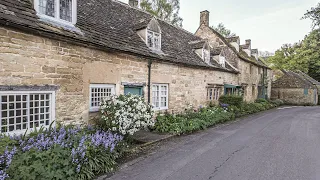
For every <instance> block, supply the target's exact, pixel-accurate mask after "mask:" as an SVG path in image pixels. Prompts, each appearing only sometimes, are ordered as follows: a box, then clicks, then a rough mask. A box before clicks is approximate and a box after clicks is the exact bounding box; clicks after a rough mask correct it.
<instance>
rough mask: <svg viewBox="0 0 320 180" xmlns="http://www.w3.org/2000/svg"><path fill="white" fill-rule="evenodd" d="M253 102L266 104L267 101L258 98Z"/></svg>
mask: <svg viewBox="0 0 320 180" xmlns="http://www.w3.org/2000/svg"><path fill="white" fill-rule="evenodd" d="M255 102H256V103H268V101H267V100H266V99H263V98H259V99H257V100H256V101H255Z"/></svg>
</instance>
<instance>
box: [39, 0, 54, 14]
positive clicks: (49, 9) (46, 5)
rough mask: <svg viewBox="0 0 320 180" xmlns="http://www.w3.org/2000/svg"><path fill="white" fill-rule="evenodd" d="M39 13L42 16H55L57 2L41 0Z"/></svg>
mask: <svg viewBox="0 0 320 180" xmlns="http://www.w3.org/2000/svg"><path fill="white" fill-rule="evenodd" d="M39 12H40V13H41V14H44V15H47V16H50V17H54V16H55V0H39Z"/></svg>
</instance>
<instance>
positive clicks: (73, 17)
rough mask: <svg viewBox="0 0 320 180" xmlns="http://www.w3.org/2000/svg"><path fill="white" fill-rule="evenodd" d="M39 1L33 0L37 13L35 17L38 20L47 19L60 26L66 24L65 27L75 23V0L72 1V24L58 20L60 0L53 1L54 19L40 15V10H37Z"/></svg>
mask: <svg viewBox="0 0 320 180" xmlns="http://www.w3.org/2000/svg"><path fill="white" fill-rule="evenodd" d="M39 1H40V0H34V9H35V10H36V12H37V16H39V17H40V18H43V19H48V20H51V21H56V22H59V23H62V24H66V25H74V24H76V23H77V0H72V14H71V15H72V22H69V21H66V20H63V19H60V0H54V3H55V6H54V9H55V14H54V17H51V16H48V15H45V14H41V13H40V10H39Z"/></svg>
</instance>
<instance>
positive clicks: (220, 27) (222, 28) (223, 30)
mask: <svg viewBox="0 0 320 180" xmlns="http://www.w3.org/2000/svg"><path fill="white" fill-rule="evenodd" d="M212 28H213V29H214V30H216V31H217V32H218V33H220V34H221V35H222V36H223V37H226V38H228V37H233V36H236V34H235V33H232V32H231V30H229V29H227V28H226V27H225V26H224V24H223V23H219V24H218V26H217V27H212Z"/></svg>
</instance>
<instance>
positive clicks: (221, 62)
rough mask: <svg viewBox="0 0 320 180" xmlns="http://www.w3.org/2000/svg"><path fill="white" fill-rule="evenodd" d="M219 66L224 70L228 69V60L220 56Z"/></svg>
mask: <svg viewBox="0 0 320 180" xmlns="http://www.w3.org/2000/svg"><path fill="white" fill-rule="evenodd" d="M219 64H220V65H221V66H222V67H224V68H225V67H226V58H225V57H224V56H221V55H220V56H219Z"/></svg>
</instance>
